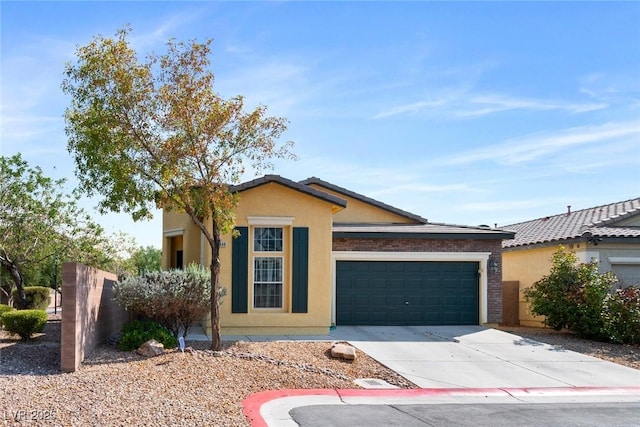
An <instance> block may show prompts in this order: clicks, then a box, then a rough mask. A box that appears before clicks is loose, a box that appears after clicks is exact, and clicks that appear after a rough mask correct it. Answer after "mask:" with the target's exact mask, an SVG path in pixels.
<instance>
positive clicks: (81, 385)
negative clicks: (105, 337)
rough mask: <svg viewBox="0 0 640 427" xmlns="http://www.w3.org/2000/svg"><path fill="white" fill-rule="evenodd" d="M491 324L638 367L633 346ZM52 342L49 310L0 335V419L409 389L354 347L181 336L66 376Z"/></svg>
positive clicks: (103, 422)
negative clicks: (43, 320) (44, 318)
mask: <svg viewBox="0 0 640 427" xmlns="http://www.w3.org/2000/svg"><path fill="white" fill-rule="evenodd" d="M501 329H503V330H505V331H508V332H513V333H515V334H517V335H520V336H522V337H524V338H530V339H534V340H538V341H541V342H545V343H548V344H551V345H558V346H562V347H563V348H566V349H568V350H573V351H578V352H580V353H584V354H589V355H592V356H595V357H601V358H603V359H607V360H610V361H613V362H616V363H620V364H623V365H626V366H630V367H633V368H637V369H640V347H639V346H629V345H626V346H625V345H615V344H606V343H598V342H592V341H588V340H580V339H577V338H575V337H574V336H573V335H571V334H568V333H563V332H556V331H552V330H549V329H541V328H509V327H505V328H501ZM59 342H60V316H59V315H58V316H57V317H56V316H51V318H50V321H49V323H48V324H47V326H46V328H45V331H44V333H43V334H41V335H39V336H37V337H36V338H35V339H34V340H32V341H31V342H27V343H24V342H20V341H19V340H18V339H17V337H11V336H9V335H8V334H6V333H5V332H3V331H0V402H2V403H1V404H0V425H59V426H167V425H172V426H174V425H175V426H195V425H216V426H246V425H248V423H247V420H246V419H245V417H244V415H243V413H242V400H243V399H244V398H245V397H247V396H248V395H250V394H251V393H255V392H259V391H264V390H275V389H285V388H358V387H357V386H356V385H355V384H354V383H353V381H354V380H355V379H358V378H379V379H383V380H385V381H387V382H389V383H392V384H395V385H397V386H399V387H402V388H413V387H415V386H414V385H413V384H411V383H409V382H408V381H406V380H404V379H403V378H402V377H400V376H398V375H397V374H395V373H394V372H393V371H390V370H389V369H387V368H385V367H384V366H382V365H380V364H378V363H377V362H376V361H374V360H373V359H371V358H369V357H367V356H366V355H363V354H362V353H360V352H359V353H358V359H357V360H356V361H355V362H349V361H343V360H338V359H333V358H332V357H331V355H330V343H326V342H287V343H284V342H234V343H225V350H224V351H223V352H220V353H214V352H212V351H210V350H209V349H208V345H209V343H206V342H187V345H188V346H191V347H192V348H193V352H185V353H182V352H180V351H169V352H167V353H166V354H164V355H162V356H158V357H154V358H150V359H145V358H143V357H141V356H138V355H137V354H135V353H133V352H121V351H118V350H117V349H116V348H115V347H113V346H109V345H104V346H101V347H99V348H98V349H97V350H96V351H95V352H94V353H93V354H92V355H91V356H90V357H89V358H88V359H87V360H86V361H85V363H84V365H83V366H82V368H81V369H80V370H79V371H78V372H75V373H71V374H64V373H61V372H60V371H59V366H60V344H59Z"/></svg>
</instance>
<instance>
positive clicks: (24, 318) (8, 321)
mask: <svg viewBox="0 0 640 427" xmlns="http://www.w3.org/2000/svg"><path fill="white" fill-rule="evenodd" d="M47 318H48V316H47V312H46V311H44V310H14V311H6V312H5V313H4V314H2V324H3V325H4V329H5V330H7V331H8V332H9V333H11V334H13V335H20V338H22V339H23V340H28V339H30V338H31V336H32V335H33V334H35V333H38V332H42V331H43V329H44V326H45V325H46V324H47Z"/></svg>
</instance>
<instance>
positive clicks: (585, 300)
mask: <svg viewBox="0 0 640 427" xmlns="http://www.w3.org/2000/svg"><path fill="white" fill-rule="evenodd" d="M552 261H553V265H552V267H551V271H550V272H549V275H547V276H545V277H543V278H542V279H540V280H538V281H537V282H536V283H534V284H533V286H531V287H530V288H528V289H526V290H525V292H524V294H525V299H526V301H527V302H529V304H530V307H531V312H532V313H533V314H535V315H542V316H545V324H546V325H547V326H550V327H551V328H553V329H555V330H560V329H563V328H567V329H569V330H570V331H572V332H574V333H575V334H576V335H578V336H580V337H584V338H593V339H603V338H606V337H605V335H604V333H603V326H604V321H603V318H602V309H603V304H604V300H605V298H606V297H607V295H608V293H609V292H610V291H611V289H612V285H613V284H614V283H615V281H616V278H615V276H614V275H613V274H611V273H604V274H603V273H600V272H599V271H598V265H597V263H596V262H590V263H585V264H579V263H578V259H577V257H576V255H575V254H573V253H570V252H565V251H564V248H562V247H561V248H560V250H558V251H557V252H555V253H554V254H553V259H552Z"/></svg>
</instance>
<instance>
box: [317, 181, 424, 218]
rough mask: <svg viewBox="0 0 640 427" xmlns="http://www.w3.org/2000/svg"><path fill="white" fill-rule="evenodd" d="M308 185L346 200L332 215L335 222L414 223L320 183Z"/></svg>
mask: <svg viewBox="0 0 640 427" xmlns="http://www.w3.org/2000/svg"><path fill="white" fill-rule="evenodd" d="M310 187H313V188H315V189H317V190H320V191H324V192H325V193H329V194H332V195H334V196H337V197H340V198H341V199H344V200H346V201H347V207H346V208H345V209H343V210H341V211H339V212H337V213H336V214H335V215H334V216H333V221H334V222H336V223H402V224H404V223H409V224H412V223H415V221H412V220H410V219H408V218H406V217H404V216H401V215H398V214H395V213H392V212H389V211H386V210H384V209H381V208H378V207H375V206H372V205H370V204H368V203H364V202H361V201H360V200H357V199H354V198H352V197H348V196H345V195H344V194H342V193H338V192H335V191H332V190H329V189H327V188H325V187H322V186H320V185H317V184H311V185H310Z"/></svg>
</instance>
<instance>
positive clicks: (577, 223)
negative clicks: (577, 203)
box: [503, 198, 640, 248]
mask: <svg viewBox="0 0 640 427" xmlns="http://www.w3.org/2000/svg"><path fill="white" fill-rule="evenodd" d="M635 215H640V198H635V199H630V200H625V201H623V202H617V203H611V204H608V205H602V206H596V207H593V208H588V209H582V210H579V211H575V212H565V213H563V214H560V215H554V216H547V217H543V218H538V219H534V220H532V221H526V222H521V223H519V224H512V225H506V226H504V227H503V228H504V229H507V230H512V231H515V232H516V237H515V239H514V240H509V241H504V242H503V247H505V248H511V247H517V246H526V245H535V244H541V243H552V242H561V241H563V240H571V239H578V238H585V239H587V238H591V237H594V238H604V237H623V238H624V237H640V227H636V226H626V225H621V226H615V223H617V222H619V221H622V220H624V219H627V218H630V217H632V216H635Z"/></svg>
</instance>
